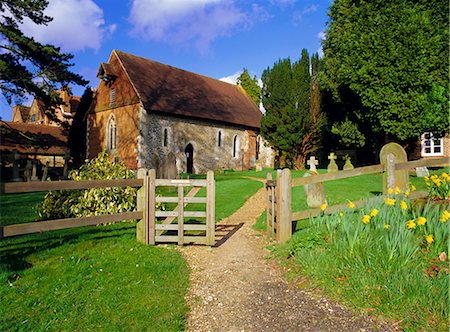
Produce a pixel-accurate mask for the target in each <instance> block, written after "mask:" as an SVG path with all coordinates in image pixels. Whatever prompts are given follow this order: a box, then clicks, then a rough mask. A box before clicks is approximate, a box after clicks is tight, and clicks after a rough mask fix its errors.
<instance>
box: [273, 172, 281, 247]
mask: <svg viewBox="0 0 450 332" xmlns="http://www.w3.org/2000/svg"><path fill="white" fill-rule="evenodd" d="M281 172H282V170H281V169H277V186H276V188H275V190H274V196H275V197H276V198H277V199H276V201H275V204H276V208H275V213H276V214H275V221H276V224H275V225H274V230H273V231H274V236H275V239H276V240H277V242H280V211H281V206H280V204H281V199H280V195H281V192H280V190H281Z"/></svg>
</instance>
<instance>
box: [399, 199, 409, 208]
mask: <svg viewBox="0 0 450 332" xmlns="http://www.w3.org/2000/svg"><path fill="white" fill-rule="evenodd" d="M400 208H401V209H402V210H406V209H407V208H408V204H406V202H405V201H401V202H400Z"/></svg>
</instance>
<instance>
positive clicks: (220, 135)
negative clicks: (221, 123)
mask: <svg viewBox="0 0 450 332" xmlns="http://www.w3.org/2000/svg"><path fill="white" fill-rule="evenodd" d="M217 146H218V147H219V148H220V147H221V146H222V131H221V130H219V132H218V133H217Z"/></svg>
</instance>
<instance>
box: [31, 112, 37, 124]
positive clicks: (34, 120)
mask: <svg viewBox="0 0 450 332" xmlns="http://www.w3.org/2000/svg"><path fill="white" fill-rule="evenodd" d="M31 122H33V123H34V122H36V114H33V115H31Z"/></svg>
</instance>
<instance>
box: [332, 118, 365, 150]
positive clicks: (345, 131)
mask: <svg viewBox="0 0 450 332" xmlns="http://www.w3.org/2000/svg"><path fill="white" fill-rule="evenodd" d="M331 132H332V133H333V134H335V135H337V136H338V137H339V143H340V144H342V146H345V147H346V148H351V147H355V148H360V147H362V146H364V144H366V139H365V137H364V135H363V134H362V133H361V132H360V131H359V128H358V125H357V124H356V123H354V122H352V121H350V120H348V119H346V120H345V121H343V122H337V123H334V124H333V126H332V127H331Z"/></svg>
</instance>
